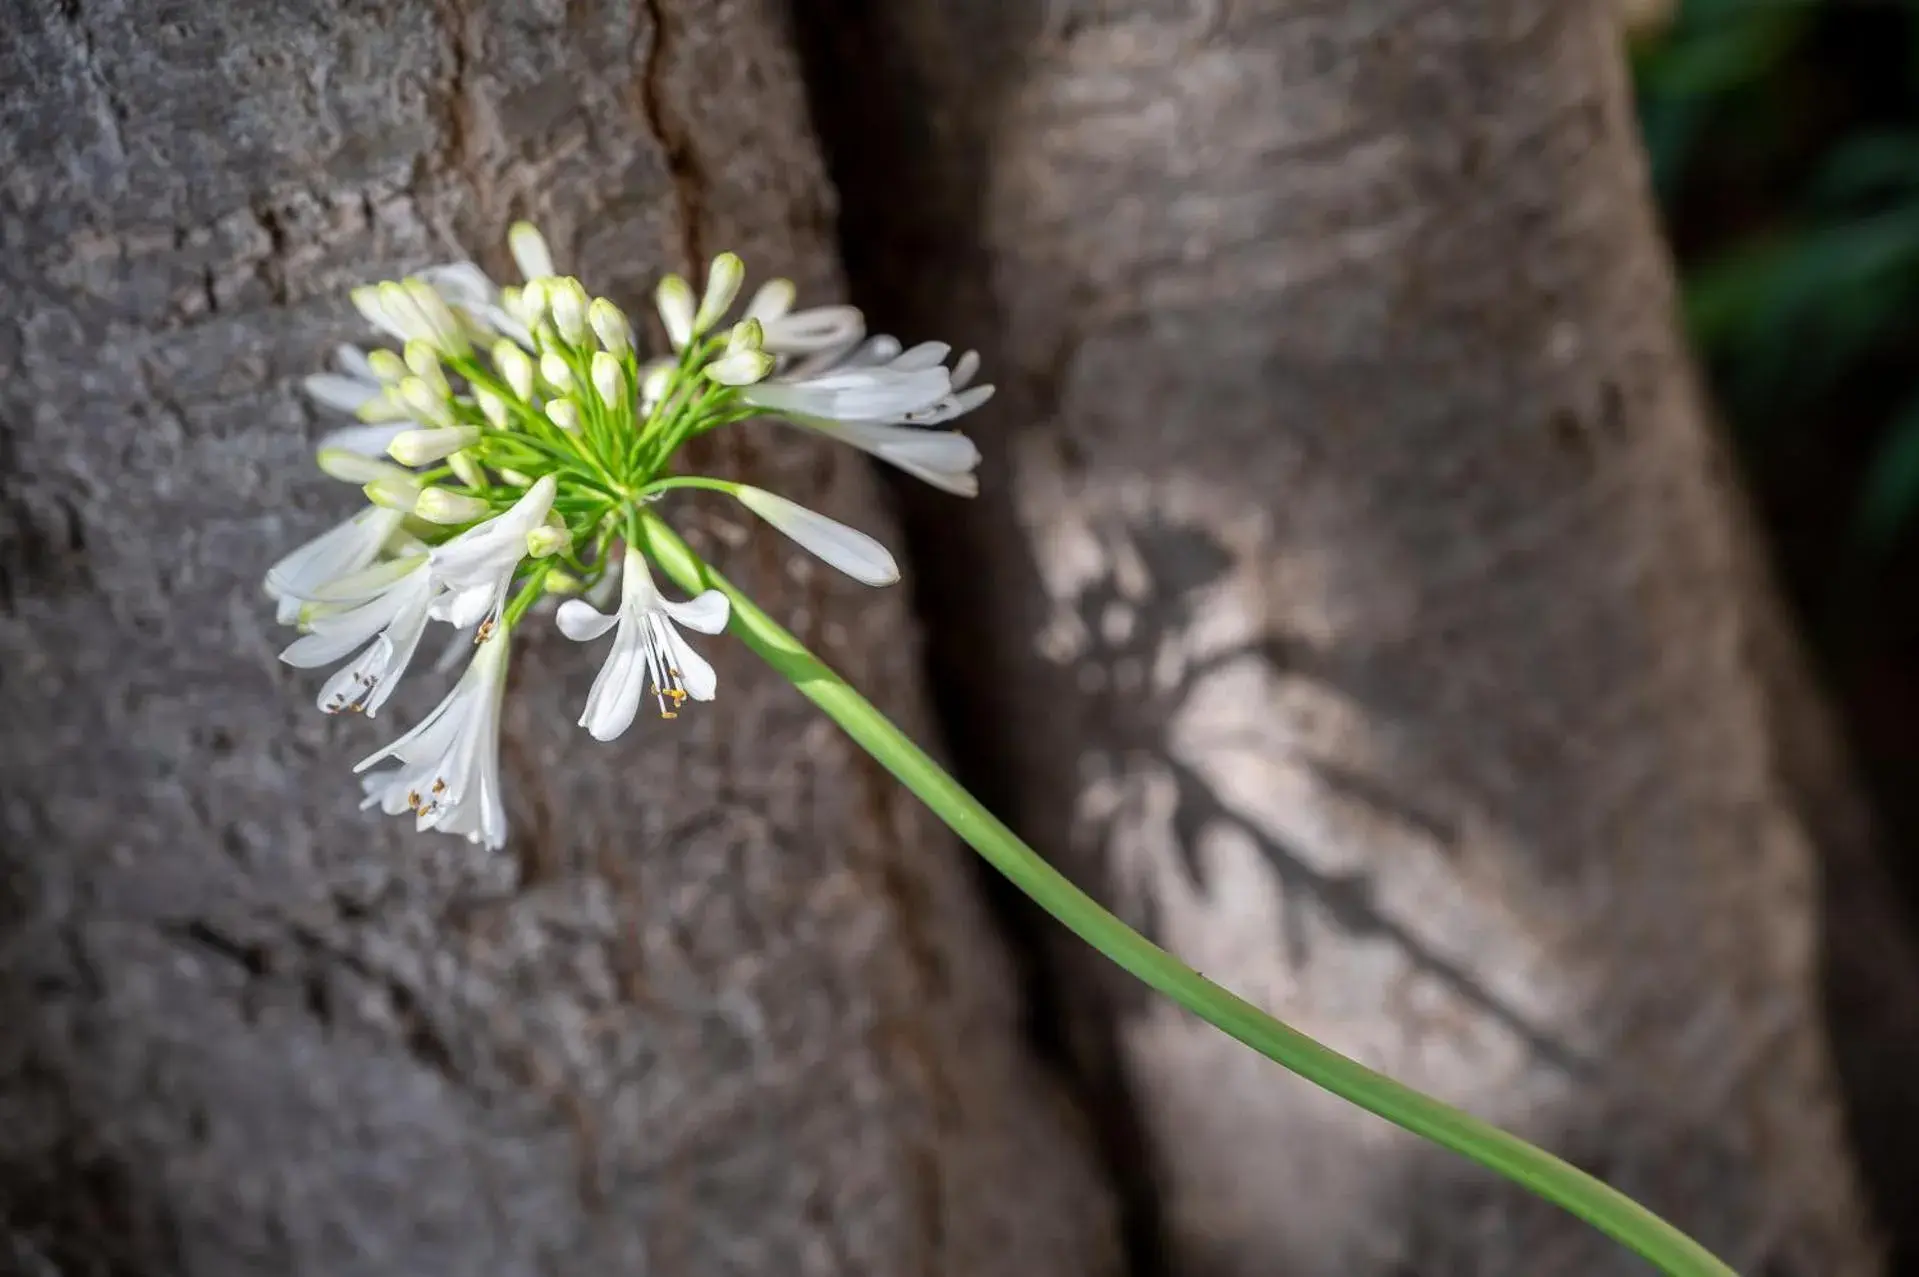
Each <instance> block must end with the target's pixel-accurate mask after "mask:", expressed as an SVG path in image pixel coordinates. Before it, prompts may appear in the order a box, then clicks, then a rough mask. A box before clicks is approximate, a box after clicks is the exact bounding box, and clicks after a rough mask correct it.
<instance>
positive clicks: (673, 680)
mask: <svg viewBox="0 0 1919 1277" xmlns="http://www.w3.org/2000/svg"><path fill="white" fill-rule="evenodd" d="M508 243H509V247H510V248H511V250H512V253H513V258H514V261H515V263H516V264H517V265H518V266H519V268H520V272H521V274H522V276H523V277H524V282H523V283H522V284H520V285H518V286H510V287H506V288H501V287H500V286H498V285H496V284H495V283H494V282H493V281H492V280H491V279H489V278H488V277H487V276H486V275H485V273H484V272H482V271H481V270H480V269H479V268H478V267H476V266H473V265H472V264H470V263H459V264H457V265H451V266H440V267H434V268H432V269H430V270H426V271H423V272H422V273H421V274H419V275H417V276H414V277H411V278H408V279H405V280H399V281H388V282H385V283H381V284H377V285H370V286H368V287H364V288H359V289H356V290H354V293H353V302H354V305H355V307H356V308H357V309H358V310H359V312H360V313H361V315H363V316H364V317H365V318H366V319H367V321H368V322H369V323H371V324H372V325H373V326H374V327H375V328H376V329H378V330H379V331H380V332H381V333H383V334H384V335H385V336H387V337H389V338H391V339H392V340H393V341H394V342H395V343H397V344H398V347H399V349H397V350H394V349H374V350H371V351H368V350H363V349H361V348H360V347H357V346H351V345H347V346H341V347H340V348H339V349H338V351H337V352H336V363H337V366H338V371H337V372H325V373H318V374H315V375H314V376H311V377H308V378H307V379H306V390H307V393H308V394H309V395H310V396H312V398H313V399H314V400H315V401H317V402H318V403H320V404H322V405H324V406H326V407H328V408H331V409H335V410H337V411H340V412H343V413H350V414H352V415H353V416H354V417H355V418H357V420H358V422H359V424H357V425H352V426H346V427H342V428H341V429H338V430H335V431H333V432H332V433H330V434H328V435H327V436H326V437H325V438H324V439H322V440H321V443H320V448H319V454H318V463H319V466H320V468H321V470H323V471H324V472H325V473H327V474H328V475H331V476H333V477H335V478H338V479H342V480H345V481H348V482H352V483H358V484H360V485H361V486H362V489H363V491H364V492H365V494H366V498H367V501H368V504H367V505H366V506H365V507H364V508H363V509H361V510H360V511H358V512H357V513H355V514H354V515H352V516H351V517H350V518H348V519H347V520H346V521H344V522H343V523H341V524H339V525H338V526H337V527H335V528H333V529H331V530H330V531H328V532H325V533H323V534H322V535H320V536H319V537H316V538H315V539H314V540H312V541H309V542H308V543H306V544H305V545H303V546H301V547H300V548H299V549H297V550H295V551H293V552H292V553H291V554H289V555H287V556H286V557H285V558H283V559H281V560H280V561H279V562H278V563H276V564H274V565H273V567H272V568H271V569H270V570H269V571H268V573H267V578H266V588H267V592H268V594H269V595H271V596H272V597H273V598H274V599H275V600H276V601H277V603H278V608H279V612H278V616H279V619H280V621H281V622H282V623H283V624H290V625H297V626H298V627H299V628H300V630H301V631H302V634H301V636H300V637H299V638H298V639H297V640H295V641H294V642H293V644H292V645H291V646H289V647H288V648H287V649H286V650H285V651H284V652H282V653H281V659H282V660H284V661H286V662H287V663H288V664H290V665H296V666H300V667H304V668H315V667H320V666H329V665H335V664H338V666H339V668H338V669H336V670H335V671H334V672H333V674H332V675H331V676H330V677H328V679H327V680H326V683H325V684H324V686H322V688H321V690H320V697H319V704H320V708H321V709H322V710H324V711H326V712H327V713H330V714H331V713H339V712H341V711H343V710H352V711H358V712H363V713H365V714H366V715H368V716H369V717H371V716H373V715H374V714H376V713H377V712H378V711H379V709H380V707H381V706H382V705H384V704H385V703H386V701H387V699H388V698H389V697H390V696H391V695H392V694H393V689H394V687H395V685H396V684H397V683H398V682H399V680H400V678H401V676H402V675H403V674H404V673H405V672H406V670H407V668H408V666H409V665H410V664H411V663H412V661H413V657H414V653H415V652H416V651H417V650H418V648H419V645H420V640H421V638H422V637H423V635H424V634H425V632H426V629H427V627H428V625H429V624H430V623H431V622H434V621H440V622H444V623H446V624H447V625H449V626H451V627H453V628H454V629H455V630H456V631H459V632H460V633H462V634H465V635H470V636H471V641H472V644H473V645H474V651H473V657H472V660H471V661H470V662H469V664H468V666H467V668H466V671H465V673H464V674H463V675H462V676H461V677H460V679H459V680H458V682H457V683H456V684H455V686H454V688H453V690H452V691H451V692H450V693H449V694H448V695H447V697H446V698H445V699H444V700H442V701H441V702H440V704H439V705H438V707H437V708H435V709H434V710H433V711H432V712H431V713H429V714H428V715H427V716H426V718H425V719H423V720H422V721H421V722H420V724H419V725H418V726H417V727H415V728H413V730H411V731H409V732H407V733H406V734H405V735H404V736H402V737H400V738H399V739H398V740H396V741H394V742H393V743H392V744H391V745H388V746H387V747H386V748H385V749H382V750H380V751H378V752H377V753H374V754H372V755H370V756H369V757H368V758H366V759H364V760H363V761H362V762H361V763H360V764H359V765H358V767H357V768H356V770H358V771H360V772H363V773H366V774H365V777H364V781H363V783H364V787H365V794H366V805H367V806H369V807H373V806H377V807H379V808H380V809H381V810H383V811H385V812H387V813H388V814H391V815H398V814H400V813H401V812H411V813H412V814H413V815H414V817H415V822H416V825H417V826H418V827H419V828H421V829H439V830H441V831H443V832H447V833H455V834H462V835H464V836H466V837H467V838H469V839H471V840H473V841H475V842H480V843H484V844H485V845H487V846H488V847H498V846H500V845H502V844H503V843H504V841H505V839H506V812H505V807H504V804H503V802H502V798H501V792H500V767H499V726H500V704H501V698H502V695H503V693H504V690H505V686H506V674H507V651H508V642H509V638H510V635H511V633H512V631H513V628H514V626H515V625H516V624H518V623H519V622H520V620H521V619H522V618H523V617H524V616H525V615H526V612H527V609H528V608H529V607H531V605H532V604H533V603H534V602H535V601H537V600H538V599H540V598H542V597H545V596H549V595H583V596H584V597H583V598H573V597H569V598H566V599H565V601H564V602H562V603H561V605H560V608H559V611H558V613H557V614H556V617H555V619H556V621H557V623H558V625H559V628H560V631H561V632H562V633H564V634H565V635H566V636H567V637H568V638H571V639H576V640H578V641H580V642H590V641H592V640H595V639H598V638H600V637H602V636H603V635H605V634H606V633H607V632H608V631H609V630H610V631H612V632H613V646H612V649H611V651H610V652H609V654H608V655H607V657H606V660H605V663H604V664H603V665H602V666H601V669H600V673H599V677H598V678H597V679H596V680H595V681H594V683H593V690H592V691H591V693H589V694H588V696H587V702H586V706H585V711H584V712H583V713H582V715H581V716H580V725H581V726H583V727H585V728H586V729H587V730H588V731H589V732H591V733H592V735H593V736H594V737H596V738H598V739H600V740H612V739H614V738H615V737H617V736H619V735H620V734H621V733H623V732H625V731H626V729H627V728H628V727H629V726H631V725H632V722H633V719H634V718H635V716H636V715H637V714H638V711H639V707H640V704H641V702H642V701H643V700H645V699H646V698H647V697H648V696H649V695H650V696H651V697H652V699H653V701H654V703H655V704H656V705H657V707H658V709H659V712H660V715H661V716H662V717H663V718H673V717H676V716H677V715H678V713H679V712H680V709H681V707H682V706H683V705H684V704H685V702H686V701H688V700H694V701H706V700H711V699H713V696H714V693H715V690H716V683H717V679H716V677H715V675H714V672H713V667H712V666H711V665H709V664H708V663H707V662H706V661H705V660H704V659H703V658H702V657H701V656H700V655H699V654H698V653H697V652H695V651H694V649H693V647H692V646H691V645H690V644H689V643H688V642H687V641H686V639H685V637H684V636H683V635H682V633H681V630H682V629H686V630H693V631H697V632H699V633H702V634H717V633H719V632H720V631H721V630H723V629H724V628H725V627H726V624H727V617H728V611H729V607H728V602H727V598H726V596H725V595H724V594H722V593H720V592H719V591H717V590H708V591H706V592H705V593H702V594H700V595H699V596H697V597H695V598H692V599H689V600H686V601H685V602H676V601H674V600H671V599H668V598H667V597H666V596H665V595H663V594H662V593H661V592H660V591H659V589H658V588H657V587H656V586H655V585H654V582H653V576H652V573H651V571H650V570H649V568H648V566H647V561H646V558H645V556H644V554H643V553H642V550H641V546H640V544H639V542H640V538H639V536H638V528H639V524H640V518H641V514H640V511H641V508H642V507H643V506H645V505H648V504H650V503H652V502H654V501H656V500H659V499H660V498H661V497H663V496H664V495H665V494H667V493H668V492H671V491H674V490H677V489H682V488H702V489H708V490H715V491H719V492H723V493H726V494H728V495H730V496H731V497H733V498H734V499H735V500H737V501H738V502H739V503H740V504H741V505H742V506H744V507H745V508H746V509H748V510H749V511H751V512H752V513H753V514H755V515H757V516H758V517H759V518H761V519H763V520H765V521H766V522H767V523H770V524H771V525H772V526H773V527H775V528H777V529H778V530H779V531H780V532H782V533H784V534H785V535H786V536H788V537H790V538H792V539H793V540H794V541H795V542H797V543H798V544H799V545H801V546H803V547H805V548H806V549H807V550H809V551H811V552H812V553H814V554H816V555H818V556H819V557H820V558H821V559H823V560H824V561H825V562H827V563H829V564H831V565H832V566H833V567H835V568H838V569H839V570H840V571H842V572H845V573H846V574H847V575H849V576H851V577H853V578H854V579H856V580H859V581H863V582H865V583H866V584H868V585H876V586H878V585H887V584H890V583H892V582H893V581H895V580H897V579H898V577H899V571H898V568H897V566H896V565H895V564H894V562H893V558H892V556H891V555H890V554H888V553H887V551H886V549H885V548H884V547H883V546H881V545H880V544H879V543H878V542H876V541H874V540H873V539H872V538H871V537H869V536H867V535H865V534H864V533H861V532H858V531H856V530H854V529H852V528H849V527H847V526H845V525H844V524H841V523H838V522H836V521H835V520H832V519H829V518H827V517H826V516H825V515H822V514H819V513H817V512H815V511H812V510H808V509H806V508H804V507H802V506H799V505H796V504H795V503H793V502H791V501H788V500H786V499H785V498H783V497H780V496H777V495H775V494H774V493H771V492H767V491H765V490H763V489H760V488H754V487H749V486H747V485H745V484H739V483H734V482H731V481H728V480H725V479H720V478H712V477H706V476H696V475H684V474H679V473H676V472H675V471H674V470H673V463H674V460H675V457H676V455H677V453H678V449H679V446H680V445H681V444H682V443H684V442H685V441H686V440H688V439H691V438H693V437H695V436H697V435H701V434H704V433H706V432H708V431H710V430H714V429H717V428H720V427H722V426H727V425H731V424H734V423H736V422H741V421H745V420H749V419H752V418H757V417H773V418H778V419H781V420H784V421H787V422H791V423H793V424H795V425H799V426H803V427H805V428H806V429H809V430H813V431H816V432H818V433H820V434H824V435H828V436H830V437H832V438H836V439H839V440H841V441H843V442H845V443H849V444H851V445H853V446H854V447H856V448H860V449H862V450H864V451H866V452H868V453H870V454H872V455H873V456H875V457H878V458H880V459H881V460H883V461H886V462H888V463H890V464H892V465H894V466H897V467H899V468H900V469H901V470H904V471H906V472H907V473H909V474H912V475H915V476H917V477H919V478H921V479H923V480H925V481H926V482H928V483H931V484H934V485H936V486H938V487H940V488H942V489H944V490H946V491H948V492H953V493H957V494H959V495H962V496H971V495H973V494H974V493H975V492H977V491H978V485H977V481H976V479H975V477H974V470H975V468H976V467H977V466H978V464H979V452H978V450H977V449H976V448H975V447H974V446H973V443H972V441H971V440H970V439H968V438H967V437H966V436H965V435H963V434H960V433H959V432H958V431H956V430H953V429H952V428H951V427H950V425H949V424H948V423H950V422H952V421H953V420H954V419H955V418H957V417H959V416H961V415H962V414H964V413H967V412H970V411H971V410H972V409H974V408H976V407H978V406H979V405H980V404H982V403H984V402H985V401H986V399H987V397H988V396H989V395H991V394H992V390H993V388H992V387H991V386H975V385H972V384H971V383H972V379H973V376H974V374H975V373H976V372H977V371H978V362H979V361H978V359H977V358H976V357H975V356H973V355H972V354H970V353H969V354H966V355H962V356H961V357H960V358H959V359H958V360H957V361H956V362H955V363H953V364H952V365H951V366H950V367H949V366H948V363H947V356H948V355H949V353H950V350H949V348H948V347H946V346H944V345H942V344H940V343H937V342H929V343H927V344H924V345H920V346H914V347H911V348H910V349H903V348H902V347H901V345H900V343H899V342H897V341H895V340H894V339H893V338H891V337H884V336H873V337H868V336H867V335H866V331H865V322H864V320H863V319H862V317H861V315H860V312H859V311H858V310H856V309H854V308H853V307H850V306H823V307H817V308H814V309H810V310H794V309H793V303H794V288H793V286H792V284H790V283H788V282H787V281H785V280H774V281H772V282H770V283H768V284H766V285H764V286H762V287H761V288H760V289H759V290H758V292H756V293H755V294H754V295H753V296H752V298H751V299H750V300H749V301H748V302H747V304H746V306H745V309H744V312H743V314H742V315H741V316H740V317H739V318H738V319H737V320H735V321H732V322H730V323H729V322H727V318H726V317H727V315H728V314H729V313H730V312H731V311H732V310H733V308H734V303H735V302H736V300H737V298H738V295H739V292H740V288H741V285H742V283H743V282H744V277H745V270H744V267H743V266H742V265H741V263H740V260H739V258H737V257H735V256H733V255H732V254H731V253H723V254H721V255H720V256H719V257H717V258H715V259H714V261H713V263H712V268H711V270H710V271H709V272H708V275H707V280H706V287H705V289H704V291H703V292H702V293H701V294H700V296H699V297H697V298H696V297H695V296H694V293H693V289H692V287H691V286H690V285H689V284H688V283H687V282H686V281H685V280H683V279H681V278H679V277H678V276H671V275H670V276H668V277H667V278H666V279H665V280H664V281H662V282H661V284H660V286H659V289H658V293H657V296H656V302H657V305H658V309H659V316H660V320H661V323H662V325H663V326H664V328H665V330H666V334H667V337H668V339H669V341H670V344H671V348H672V349H671V353H667V354H662V355H661V356H660V357H658V358H655V359H650V360H647V359H643V358H642V357H641V355H640V353H639V352H638V350H637V349H636V348H635V341H634V332H633V327H632V325H631V323H630V322H629V321H628V319H627V317H626V315H625V314H623V313H622V312H621V311H620V309H619V308H618V307H617V306H615V305H614V304H613V303H612V302H610V301H608V300H607V299H606V298H603V297H601V298H590V297H589V296H588V295H587V292H586V290H585V289H584V288H583V287H581V285H580V283H579V281H578V280H575V279H572V278H569V277H563V276H560V275H557V274H556V273H555V272H554V269H553V262H552V258H551V256H550V255H549V253H548V250H547V246H546V243H545V241H544V240H543V239H542V238H541V237H540V234H539V232H538V231H537V230H535V229H534V228H533V227H532V226H530V225H527V224H525V223H521V224H519V225H516V226H515V227H514V228H513V230H512V232H511V233H510V235H509V240H508ZM616 587H617V589H618V592H619V601H618V603H617V605H616V606H615V607H614V610H613V611H611V612H608V611H604V610H602V609H603V608H605V607H607V606H608V605H609V604H611V602H612V594H613V591H614V589H615V588H616ZM587 600H592V601H591V602H589V601H587ZM596 604H597V605H598V606H596ZM381 763H388V764H390V765H388V766H385V767H382V768H380V769H379V770H374V771H369V770H368V769H370V768H373V767H375V765H376V764H381Z"/></svg>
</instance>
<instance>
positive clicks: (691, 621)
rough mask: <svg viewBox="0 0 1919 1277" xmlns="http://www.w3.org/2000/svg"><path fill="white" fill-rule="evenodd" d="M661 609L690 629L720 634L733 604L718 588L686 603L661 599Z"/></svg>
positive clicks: (698, 595) (703, 632) (696, 596)
mask: <svg viewBox="0 0 1919 1277" xmlns="http://www.w3.org/2000/svg"><path fill="white" fill-rule="evenodd" d="M659 606H660V610H661V611H662V612H665V613H666V614H667V615H668V616H670V617H672V618H673V619H674V620H675V621H678V622H679V623H680V624H681V625H684V626H685V627H686V628H687V629H689V630H698V631H699V632H700V633H702V634H718V633H719V632H720V631H721V630H724V629H725V628H726V617H727V613H728V612H729V611H730V610H731V608H732V604H730V603H728V602H727V599H726V596H725V595H724V594H721V593H720V592H719V591H718V590H707V591H706V592H704V593H702V594H697V595H695V596H694V597H692V598H690V599H688V600H687V601H686V602H684V603H673V602H670V601H668V600H666V599H661V600H660V604H659Z"/></svg>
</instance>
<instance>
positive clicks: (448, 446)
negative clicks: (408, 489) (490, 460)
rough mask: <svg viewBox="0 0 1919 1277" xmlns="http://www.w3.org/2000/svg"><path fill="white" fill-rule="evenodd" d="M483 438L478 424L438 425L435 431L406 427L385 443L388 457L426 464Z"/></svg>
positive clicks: (414, 464) (409, 464) (409, 462)
mask: <svg viewBox="0 0 1919 1277" xmlns="http://www.w3.org/2000/svg"><path fill="white" fill-rule="evenodd" d="M479 439H480V429H479V427H478V426H438V427H435V428H434V429H432V430H403V431H401V432H400V433H399V434H397V435H395V436H393V442H392V443H389V444H388V445H387V446H386V452H387V455H388V456H389V457H392V458H393V459H394V460H395V461H397V462H399V463H400V464H401V465H403V466H423V465H426V464H428V463H429V462H434V461H438V460H440V459H441V458H443V457H450V456H452V455H453V454H454V453H456V452H458V451H459V450H460V449H462V448H470V447H472V446H473V445H474V444H475V443H478V442H479Z"/></svg>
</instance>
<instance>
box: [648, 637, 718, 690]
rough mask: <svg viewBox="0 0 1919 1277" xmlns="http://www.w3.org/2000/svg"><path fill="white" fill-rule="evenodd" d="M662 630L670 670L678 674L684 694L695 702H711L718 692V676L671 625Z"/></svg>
mask: <svg viewBox="0 0 1919 1277" xmlns="http://www.w3.org/2000/svg"><path fill="white" fill-rule="evenodd" d="M662 628H664V629H665V630H666V640H667V644H668V646H669V649H670V650H669V653H668V659H669V661H670V662H671V668H672V669H674V670H677V671H678V672H679V676H680V685H681V686H682V687H684V688H685V689H686V694H687V695H688V696H690V697H692V698H693V699H694V700H696V701H710V700H712V699H713V695H714V693H715V692H717V691H718V690H719V686H720V678H719V675H717V674H715V673H714V672H713V667H712V666H711V665H709V664H707V661H706V658H705V657H704V656H701V655H700V654H699V653H698V652H696V651H694V650H693V647H692V645H691V644H690V643H688V642H687V641H686V640H685V639H684V638H681V637H680V635H679V633H678V632H677V631H676V630H674V628H673V627H672V625H671V624H667V625H665V626H663V627H662Z"/></svg>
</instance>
